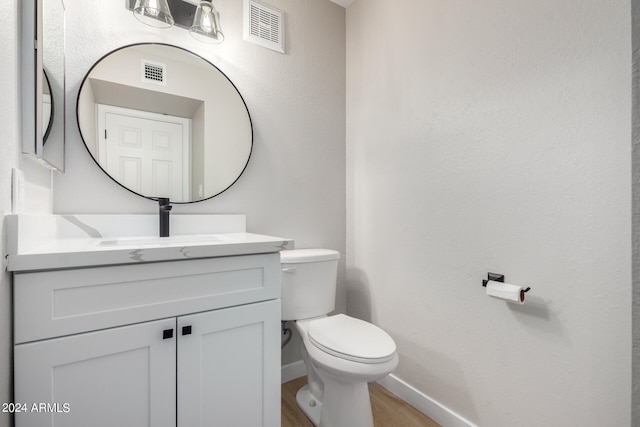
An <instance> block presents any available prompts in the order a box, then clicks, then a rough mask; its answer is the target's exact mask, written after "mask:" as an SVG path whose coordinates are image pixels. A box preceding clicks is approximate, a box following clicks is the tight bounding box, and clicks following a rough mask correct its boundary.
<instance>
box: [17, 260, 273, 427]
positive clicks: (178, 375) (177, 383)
mask: <svg viewBox="0 0 640 427" xmlns="http://www.w3.org/2000/svg"><path fill="white" fill-rule="evenodd" d="M279 298H280V258H279V254H278V253H268V254H259V255H242V256H229V257H219V258H204V259H195V260H184V261H171V262H158V263H140V264H131V265H116V266H105V267H92V268H79V269H67V270H50V271H37V272H20V273H14V307H15V310H14V311H15V315H14V317H15V323H14V335H15V343H16V345H15V348H14V364H15V369H14V374H15V402H16V404H20V405H24V406H22V407H21V408H22V409H25V410H24V411H21V412H17V413H16V417H15V420H16V426H17V427H26V426H29V427H38V426H53V425H55V426H56V427H60V426H63V427H76V426H83V427H86V426H87V425H91V426H92V427H107V426H109V427H112V426H130V427H136V426H151V427H165V426H166V427H169V426H171V427H175V426H178V427H198V426H214V425H215V426H269V427H279V426H280V299H279Z"/></svg>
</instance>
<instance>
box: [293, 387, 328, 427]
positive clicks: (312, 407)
mask: <svg viewBox="0 0 640 427" xmlns="http://www.w3.org/2000/svg"><path fill="white" fill-rule="evenodd" d="M296 402H297V403H298V407H299V408H300V409H302V412H304V414H305V415H306V416H307V418H309V420H311V422H312V423H313V425H315V426H317V425H318V424H320V413H321V412H322V402H321V401H319V400H318V399H316V397H315V396H314V395H313V394H312V393H311V389H310V387H309V385H308V384H307V385H305V386H303V387H302V388H301V389H300V390H298V392H297V393H296Z"/></svg>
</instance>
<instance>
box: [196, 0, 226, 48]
mask: <svg viewBox="0 0 640 427" xmlns="http://www.w3.org/2000/svg"><path fill="white" fill-rule="evenodd" d="M189 33H190V34H191V35H192V36H193V38H195V39H196V40H198V41H201V42H204V43H222V41H223V40H224V34H222V31H221V30H220V14H219V13H218V11H217V10H216V9H215V8H214V7H213V4H211V2H210V1H207V0H202V1H201V2H200V4H199V5H198V8H197V9H196V13H195V16H194V17H193V25H192V26H191V28H189Z"/></svg>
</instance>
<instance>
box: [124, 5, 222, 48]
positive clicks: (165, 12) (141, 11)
mask: <svg viewBox="0 0 640 427" xmlns="http://www.w3.org/2000/svg"><path fill="white" fill-rule="evenodd" d="M126 5H127V9H129V10H132V11H133V15H134V16H135V17H136V19H138V20H139V21H141V22H143V23H145V24H147V25H150V26H152V27H156V28H168V27H171V26H173V25H175V26H176V27H180V28H184V29H186V30H189V33H190V34H191V35H192V36H193V37H194V38H195V39H197V40H199V41H201V42H205V43H221V42H222V41H223V40H224V34H222V30H221V29H220V14H219V13H218V11H217V10H216V8H215V7H213V4H212V2H211V0H127V1H126Z"/></svg>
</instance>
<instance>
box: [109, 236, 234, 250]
mask: <svg viewBox="0 0 640 427" xmlns="http://www.w3.org/2000/svg"><path fill="white" fill-rule="evenodd" d="M222 241H224V239H223V238H221V237H220V236H219V235H213V234H204V235H203V234H194V235H189V234H185V235H176V236H169V237H153V236H148V237H121V238H117V239H105V240H101V241H100V243H98V246H154V247H156V246H157V247H162V246H177V245H185V244H187V245H188V244H192V243H196V244H198V243H216V242H222Z"/></svg>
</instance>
